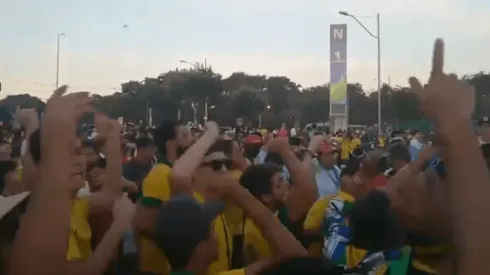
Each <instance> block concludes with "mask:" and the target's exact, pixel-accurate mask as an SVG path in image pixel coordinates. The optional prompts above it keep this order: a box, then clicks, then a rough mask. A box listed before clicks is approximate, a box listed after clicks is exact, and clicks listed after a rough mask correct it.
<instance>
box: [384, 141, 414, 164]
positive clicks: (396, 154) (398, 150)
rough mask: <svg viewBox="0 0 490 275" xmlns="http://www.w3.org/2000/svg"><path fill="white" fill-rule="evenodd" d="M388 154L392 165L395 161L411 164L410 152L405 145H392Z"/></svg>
mask: <svg viewBox="0 0 490 275" xmlns="http://www.w3.org/2000/svg"><path fill="white" fill-rule="evenodd" d="M388 153H389V155H390V159H391V162H392V163H393V162H395V161H403V162H405V163H409V162H410V151H409V150H408V147H407V146H406V145H405V144H403V143H394V144H392V145H390V146H389V148H388Z"/></svg>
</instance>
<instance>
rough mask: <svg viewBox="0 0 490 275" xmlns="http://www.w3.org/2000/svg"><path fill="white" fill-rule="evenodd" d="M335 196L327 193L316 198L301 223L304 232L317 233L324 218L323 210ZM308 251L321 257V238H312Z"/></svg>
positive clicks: (325, 209) (324, 210)
mask: <svg viewBox="0 0 490 275" xmlns="http://www.w3.org/2000/svg"><path fill="white" fill-rule="evenodd" d="M333 197H335V195H327V196H323V197H321V198H320V199H318V200H317V201H316V202H315V203H314V204H313V205H312V206H311V208H310V210H309V211H308V214H307V215H306V219H305V222H304V223H303V229H304V231H305V233H306V235H310V234H308V231H309V232H311V233H313V234H314V235H317V234H316V233H318V231H319V230H321V227H322V225H323V220H324V218H325V212H326V211H327V207H328V203H329V202H330V200H331V199H332V198H333ZM307 245H308V247H307V248H308V252H309V253H310V255H311V256H314V257H321V256H322V245H323V240H322V239H318V240H312V241H311V242H309V243H308V244H307Z"/></svg>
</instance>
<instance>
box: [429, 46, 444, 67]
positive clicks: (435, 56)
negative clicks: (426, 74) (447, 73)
mask: <svg viewBox="0 0 490 275" xmlns="http://www.w3.org/2000/svg"><path fill="white" fill-rule="evenodd" d="M443 72H444V41H443V40H442V39H441V38H438V39H436V41H435V43H434V52H433V53H432V73H431V75H432V76H434V75H441V74H442V73H443Z"/></svg>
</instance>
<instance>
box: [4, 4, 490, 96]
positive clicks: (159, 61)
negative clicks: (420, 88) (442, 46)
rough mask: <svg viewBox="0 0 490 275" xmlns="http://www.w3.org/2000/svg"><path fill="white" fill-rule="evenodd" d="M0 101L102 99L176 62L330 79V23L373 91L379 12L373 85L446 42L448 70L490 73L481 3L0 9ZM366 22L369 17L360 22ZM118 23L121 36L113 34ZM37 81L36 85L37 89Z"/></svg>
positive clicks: (489, 29) (487, 20)
mask: <svg viewBox="0 0 490 275" xmlns="http://www.w3.org/2000/svg"><path fill="white" fill-rule="evenodd" d="M0 9H1V10H2V16H0V37H1V38H2V40H1V43H0V80H1V81H2V84H3V85H2V95H6V94H14V93H26V92H29V93H31V94H34V95H37V96H39V97H41V98H47V97H48V96H49V94H50V91H51V90H52V88H53V86H54V82H55V68H56V36H57V33H60V32H64V33H66V37H64V38H62V40H61V66H60V83H63V84H65V83H66V84H70V85H72V86H74V87H75V88H78V89H83V90H89V91H92V92H97V93H102V94H108V93H113V92H114V91H116V90H117V89H118V87H119V84H120V83H121V82H122V81H126V80H129V79H139V80H141V79H143V77H144V76H156V75H158V74H159V73H161V72H164V71H167V70H169V69H174V68H176V67H180V68H183V67H186V65H185V64H181V63H179V60H181V59H184V60H189V61H201V62H202V61H204V59H207V62H208V63H209V64H211V65H212V66H213V68H214V69H215V70H216V71H218V72H220V73H222V74H223V75H224V76H228V75H229V74H230V73H232V72H234V71H245V72H247V73H253V74H258V73H260V74H267V75H285V76H288V77H290V78H291V79H292V80H293V81H296V82H298V83H300V84H301V85H303V86H311V85H318V84H323V83H326V82H328V81H329V24H339V23H347V24H348V66H347V67H348V74H347V77H348V80H349V81H350V82H361V83H362V84H363V85H365V86H366V87H368V88H374V87H375V86H376V81H375V78H376V41H375V40H374V39H373V38H371V37H369V36H368V35H367V34H366V33H365V32H364V30H362V29H361V27H359V26H358V25H357V24H356V23H355V22H354V21H353V20H352V19H351V18H348V17H344V16H341V15H339V14H338V13H337V12H338V11H339V10H347V11H349V12H350V13H352V14H356V15H360V17H359V19H360V20H361V21H362V22H363V23H364V24H365V25H366V26H367V27H368V28H370V29H371V30H373V31H375V27H376V21H375V17H373V15H375V14H376V12H380V13H381V38H382V80H383V81H385V82H386V81H387V80H388V75H389V76H391V82H392V84H399V85H405V82H406V81H405V79H406V77H407V76H408V75H416V76H421V77H423V78H424V80H425V78H426V75H427V72H428V69H429V65H430V55H431V47H432V41H433V39H434V38H435V37H438V36H441V37H444V38H445V40H446V44H447V46H446V49H447V69H448V71H453V72H456V73H458V74H462V73H466V72H477V71H479V70H487V69H490V53H489V51H488V49H489V48H490V16H489V15H490V1H487V0H335V1H334V0H261V1H259V0H143V1H141V0H140V1H136V0H84V1H73V0H43V1H40V0H16V1H12V0H0ZM369 16H372V17H369ZM124 24H126V25H128V26H129V28H128V29H124V28H123V27H122V26H123V25H124ZM34 82H35V83H34Z"/></svg>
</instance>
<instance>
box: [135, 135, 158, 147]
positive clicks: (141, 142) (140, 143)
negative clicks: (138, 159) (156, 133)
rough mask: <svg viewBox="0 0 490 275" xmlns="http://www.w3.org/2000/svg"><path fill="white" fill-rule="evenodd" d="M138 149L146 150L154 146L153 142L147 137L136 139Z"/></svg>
mask: <svg viewBox="0 0 490 275" xmlns="http://www.w3.org/2000/svg"><path fill="white" fill-rule="evenodd" d="M135 143H136V149H138V150H139V149H144V148H148V147H150V146H152V145H154V143H153V140H152V139H151V138H149V137H147V136H143V137H139V138H137V139H136V142H135Z"/></svg>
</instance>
